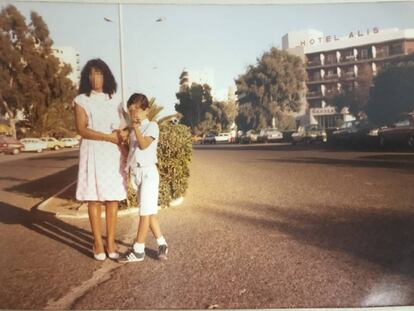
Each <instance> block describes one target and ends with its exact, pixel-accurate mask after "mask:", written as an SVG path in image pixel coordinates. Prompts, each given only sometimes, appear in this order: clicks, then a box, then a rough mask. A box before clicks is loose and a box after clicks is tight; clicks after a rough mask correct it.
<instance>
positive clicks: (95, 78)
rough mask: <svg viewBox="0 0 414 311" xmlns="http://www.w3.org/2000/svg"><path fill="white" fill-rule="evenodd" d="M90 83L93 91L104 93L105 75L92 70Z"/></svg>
mask: <svg viewBox="0 0 414 311" xmlns="http://www.w3.org/2000/svg"><path fill="white" fill-rule="evenodd" d="M89 82H90V83H91V87H92V90H94V91H97V92H102V89H103V83H104V79H103V73H102V72H101V71H100V70H99V69H96V68H92V69H91V72H90V73H89Z"/></svg>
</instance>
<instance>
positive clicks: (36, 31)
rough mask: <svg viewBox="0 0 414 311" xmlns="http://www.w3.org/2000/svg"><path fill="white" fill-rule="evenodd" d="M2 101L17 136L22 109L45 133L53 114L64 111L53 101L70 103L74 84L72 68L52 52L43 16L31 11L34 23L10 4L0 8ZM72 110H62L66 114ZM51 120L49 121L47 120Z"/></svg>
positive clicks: (34, 129)
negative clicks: (66, 111) (19, 114)
mask: <svg viewBox="0 0 414 311" xmlns="http://www.w3.org/2000/svg"><path fill="white" fill-rule="evenodd" d="M0 43H1V44H0V45H1V47H0V78H1V82H0V101H1V103H2V107H1V108H2V111H0V112H2V113H7V115H8V117H9V121H10V126H11V128H12V130H13V135H14V136H16V129H15V122H16V115H17V112H18V111H19V110H20V111H23V112H24V114H25V116H26V118H27V120H28V122H29V124H30V126H31V128H32V131H33V132H36V133H39V135H42V134H43V132H42V131H43V129H44V128H47V127H48V126H49V125H46V124H44V122H45V120H50V118H45V115H46V114H48V110H49V109H50V110H51V111H50V115H53V114H55V113H56V111H61V112H63V110H61V109H56V107H55V106H54V105H64V106H65V108H66V109H69V108H70V107H69V105H70V103H71V101H72V99H73V97H74V96H75V93H76V92H75V86H74V85H73V83H72V82H71V81H70V80H69V79H68V78H67V75H68V74H69V73H70V72H71V71H72V68H71V67H70V66H69V65H61V64H60V61H59V60H58V59H57V58H56V57H55V56H54V55H53V54H52V43H53V41H52V39H51V38H50V37H49V30H48V27H47V25H46V23H45V22H44V21H43V19H42V17H41V16H40V15H38V14H37V13H35V12H32V13H31V23H30V24H29V25H27V24H26V21H25V18H24V16H22V15H21V14H20V12H19V11H18V10H17V9H16V8H15V7H14V6H13V5H9V6H7V7H5V8H4V9H3V10H2V11H1V12H0ZM68 115H69V114H66V113H63V114H59V117H65V116H68ZM47 122H49V121H47Z"/></svg>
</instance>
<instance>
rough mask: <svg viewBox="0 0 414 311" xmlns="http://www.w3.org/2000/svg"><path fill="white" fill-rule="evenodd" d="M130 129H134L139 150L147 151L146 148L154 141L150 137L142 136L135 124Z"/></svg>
mask: <svg viewBox="0 0 414 311" xmlns="http://www.w3.org/2000/svg"><path fill="white" fill-rule="evenodd" d="M132 128H133V129H134V132H135V137H136V138H137V144H138V147H139V149H141V150H144V149H147V148H148V146H149V145H151V143H152V142H153V141H154V138H152V137H151V136H144V135H142V133H141V130H140V129H139V125H138V124H137V123H133V124H132Z"/></svg>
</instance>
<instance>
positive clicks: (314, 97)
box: [306, 91, 322, 100]
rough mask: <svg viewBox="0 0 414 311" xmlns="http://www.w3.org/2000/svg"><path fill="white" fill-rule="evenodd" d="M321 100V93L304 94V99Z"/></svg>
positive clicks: (310, 92)
mask: <svg viewBox="0 0 414 311" xmlns="http://www.w3.org/2000/svg"><path fill="white" fill-rule="evenodd" d="M320 98H322V92H321V91H309V92H307V93H306V99H308V100H310V99H320Z"/></svg>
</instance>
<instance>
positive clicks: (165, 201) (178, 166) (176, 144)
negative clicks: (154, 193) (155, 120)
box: [157, 123, 193, 206]
mask: <svg viewBox="0 0 414 311" xmlns="http://www.w3.org/2000/svg"><path fill="white" fill-rule="evenodd" d="M192 150H193V146H192V141H191V133H190V131H189V129H188V127H186V126H184V125H181V124H171V123H165V124H162V125H161V126H160V141H159V145H158V150H157V153H158V168H159V172H160V192H159V200H158V203H159V205H161V206H168V205H169V203H170V202H171V200H174V199H178V198H179V197H181V196H183V195H184V194H185V191H186V190H187V188H188V179H189V177H190V162H191V157H192Z"/></svg>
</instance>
